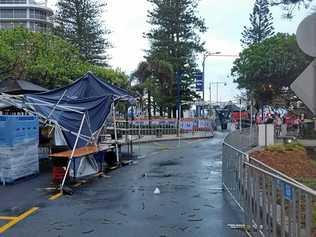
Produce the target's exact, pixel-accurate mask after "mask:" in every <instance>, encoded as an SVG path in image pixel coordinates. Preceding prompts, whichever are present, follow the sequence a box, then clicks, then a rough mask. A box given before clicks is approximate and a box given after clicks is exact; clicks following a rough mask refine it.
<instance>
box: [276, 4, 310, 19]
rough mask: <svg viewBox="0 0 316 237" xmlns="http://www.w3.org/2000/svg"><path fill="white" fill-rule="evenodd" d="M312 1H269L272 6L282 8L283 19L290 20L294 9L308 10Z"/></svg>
mask: <svg viewBox="0 0 316 237" xmlns="http://www.w3.org/2000/svg"><path fill="white" fill-rule="evenodd" d="M312 1H313V0H271V5H272V6H282V7H283V9H284V10H285V17H287V18H292V17H293V11H294V10H295V9H296V8H298V9H299V8H301V7H304V8H309V7H310V3H311V2H312Z"/></svg>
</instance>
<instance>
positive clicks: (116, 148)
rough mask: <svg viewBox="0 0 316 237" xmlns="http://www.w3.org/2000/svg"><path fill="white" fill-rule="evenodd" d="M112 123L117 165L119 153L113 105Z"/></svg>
mask: <svg viewBox="0 0 316 237" xmlns="http://www.w3.org/2000/svg"><path fill="white" fill-rule="evenodd" d="M112 108H113V123H114V138H115V150H116V162H117V164H118V163H119V162H120V157H119V152H118V144H117V143H118V140H117V129H116V115H115V114H116V110H115V104H114V103H113V107H112Z"/></svg>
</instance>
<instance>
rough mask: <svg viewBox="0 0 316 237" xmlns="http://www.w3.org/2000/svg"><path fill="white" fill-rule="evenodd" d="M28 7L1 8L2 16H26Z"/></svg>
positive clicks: (0, 14) (0, 16)
mask: <svg viewBox="0 0 316 237" xmlns="http://www.w3.org/2000/svg"><path fill="white" fill-rule="evenodd" d="M26 17H27V14H26V9H0V18H8V19H13V18H17V19H18V18H26Z"/></svg>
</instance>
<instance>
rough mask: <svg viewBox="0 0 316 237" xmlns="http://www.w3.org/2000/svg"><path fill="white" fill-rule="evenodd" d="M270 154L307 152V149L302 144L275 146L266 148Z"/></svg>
mask: <svg viewBox="0 0 316 237" xmlns="http://www.w3.org/2000/svg"><path fill="white" fill-rule="evenodd" d="M266 150H267V151H270V152H279V153H284V152H286V151H305V147H304V146H303V145H302V144H300V143H297V142H295V143H288V144H275V145H271V146H268V147H267V148H266Z"/></svg>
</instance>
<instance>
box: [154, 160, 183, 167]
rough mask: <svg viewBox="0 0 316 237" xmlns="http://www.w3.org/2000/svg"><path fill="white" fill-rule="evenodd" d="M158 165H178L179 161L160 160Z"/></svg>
mask: <svg viewBox="0 0 316 237" xmlns="http://www.w3.org/2000/svg"><path fill="white" fill-rule="evenodd" d="M157 165H158V166H175V165H180V162H179V161H175V160H167V161H161V162H158V163H157Z"/></svg>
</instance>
